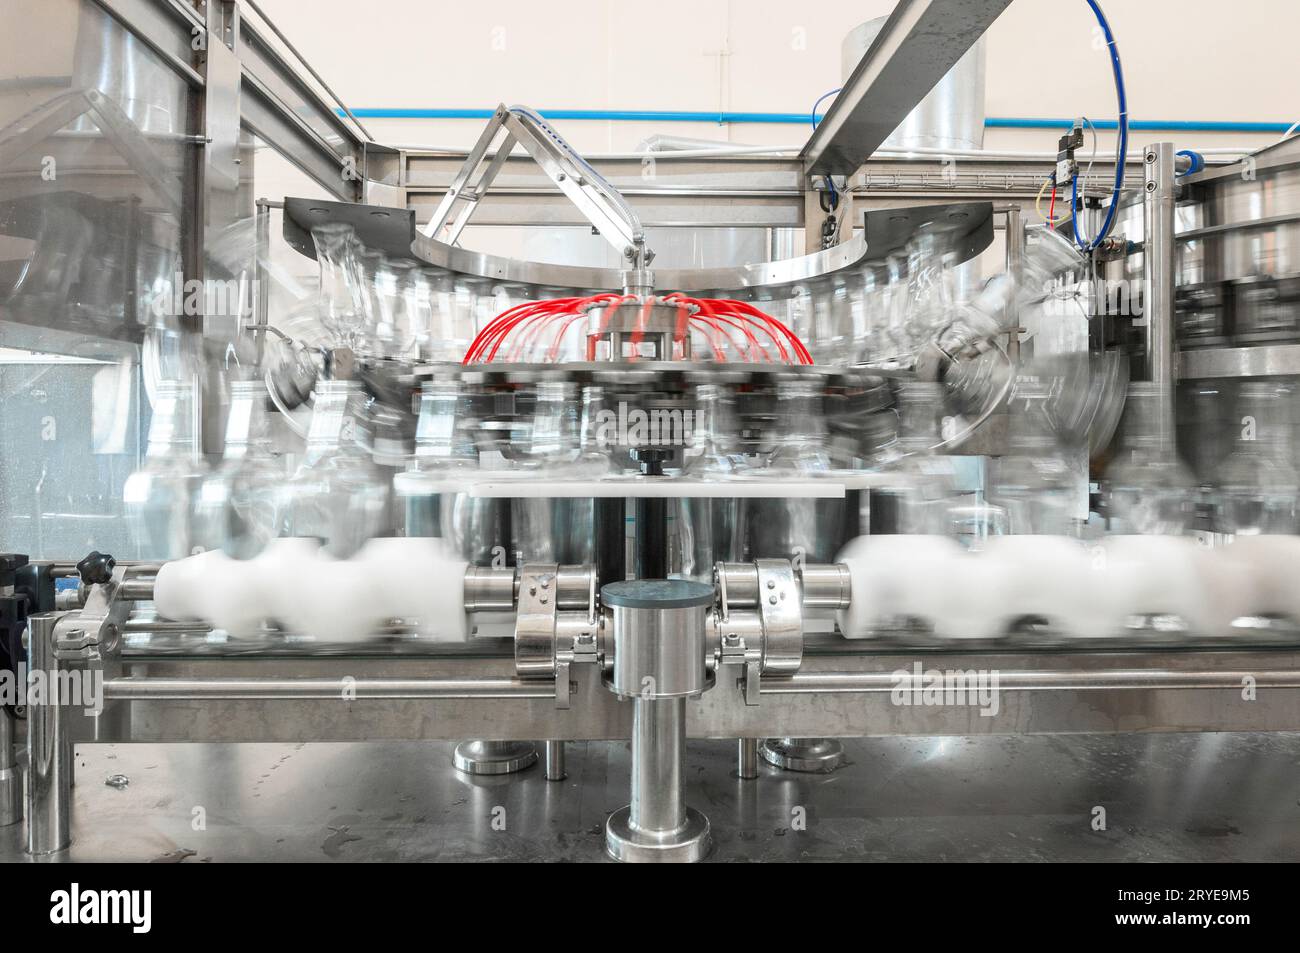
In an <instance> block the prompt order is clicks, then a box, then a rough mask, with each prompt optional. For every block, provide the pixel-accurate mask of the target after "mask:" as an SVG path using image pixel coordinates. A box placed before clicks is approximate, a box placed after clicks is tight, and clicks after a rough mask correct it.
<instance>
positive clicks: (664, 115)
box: [338, 106, 1291, 134]
mask: <svg viewBox="0 0 1300 953" xmlns="http://www.w3.org/2000/svg"><path fill="white" fill-rule="evenodd" d="M352 112H353V114H354V115H356V116H357V117H358V118H360V119H491V118H492V116H493V115H494V114H495V113H496V110H495V109H406V108H389V107H385V106H373V107H363V108H361V109H353V110H352ZM539 112H540V113H541V114H542V116H543V117H544V118H546V119H554V120H594V121H605V122H713V123H718V124H719V125H723V124H727V123H735V124H741V123H748V124H783V125H803V124H806V123H807V122H808V119H809V116H808V113H766V112H673V111H670V110H656V109H542V110H539ZM338 114H339V116H343V115H345V114H344V112H343V110H341V109H340V110H338ZM823 115H824V114H823ZM821 118H822V116H820V115H819V116H818V117H817V119H818V121H820V120H821ZM1073 124H1074V120H1073V119H1051V118H1043V119H1035V118H1022V117H1012V116H989V117H988V118H987V119H985V120H984V127H985V128H986V129H1069V128H1070V127H1071V126H1072V125H1073ZM1093 125H1094V126H1096V127H1097V128H1098V129H1115V128H1117V126H1118V123H1117V122H1116V121H1115V120H1114V119H1106V120H1100V119H1099V120H1094V121H1093ZM1128 127H1129V129H1130V130H1137V131H1142V132H1164V131H1170V132H1276V133H1279V134H1280V133H1283V132H1286V131H1287V129H1289V128H1290V127H1291V123H1289V122H1232V121H1225V120H1214V119H1209V120H1203V119H1147V120H1137V119H1134V120H1130V121H1129V124H1128Z"/></svg>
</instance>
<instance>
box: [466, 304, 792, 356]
mask: <svg viewBox="0 0 1300 953" xmlns="http://www.w3.org/2000/svg"><path fill="white" fill-rule="evenodd" d="M656 303H658V304H668V305H676V306H677V312H678V323H677V327H676V329H675V331H674V333H673V350H674V353H673V357H674V358H680V357H682V356H684V355H685V342H686V339H687V335H688V334H689V333H690V332H691V330H692V329H694V330H697V331H699V332H700V333H701V335H702V336H703V337H704V340H705V341H706V343H707V345H708V347H709V349H710V351H712V353H713V358H714V360H716V361H724V362H725V361H728V360H740V361H744V362H749V363H772V362H773V359H774V356H775V359H776V360H778V361H779V362H781V363H783V364H811V363H812V362H813V360H812V355H811V354H809V353H808V349H807V348H806V347H804V345H803V342H802V341H800V340H799V338H798V337H797V336H796V335H795V334H794V332H793V331H791V330H790V329H789V328H787V327H786V326H785V325H784V324H782V323H781V322H780V321H778V320H776V318H773V317H772V316H771V315H767V314H764V313H763V312H762V311H759V310H758V309H757V308H755V307H754V306H753V305H750V304H746V303H745V302H743V301H731V300H728V299H724V298H688V297H687V296H685V295H683V294H680V293H678V292H673V293H672V294H667V295H663V296H662V297H656V296H653V295H652V296H649V297H647V298H645V299H644V300H643V299H641V298H639V297H637V296H636V295H620V294H613V293H612V292H606V293H605V294H598V295H592V296H591V297H589V298H556V299H553V300H550V301H527V302H524V303H523V304H520V305H516V306H515V307H513V308H511V309H510V310H508V311H505V312H504V313H502V314H500V315H498V316H497V317H495V318H494V319H492V321H491V322H490V323H489V324H488V326H487V327H485V328H484V329H483V330H482V331H480V332H479V334H478V336H477V337H475V338H474V341H473V343H472V344H470V346H469V350H468V351H466V352H465V360H464V363H465V364H482V363H490V362H492V361H495V360H497V358H498V357H500V359H501V360H503V361H507V362H511V363H514V362H519V361H530V360H534V359H535V358H534V356H535V354H536V353H537V348H538V346H539V344H540V345H541V346H542V347H543V348H544V350H543V352H542V353H543V358H542V360H544V361H554V360H556V358H557V357H558V356H559V354H560V349H561V347H562V345H563V343H564V337H565V335H566V334H567V333H568V332H569V329H570V328H571V327H572V326H573V325H574V324H578V323H579V322H584V321H586V320H587V319H588V315H587V309H589V308H591V307H592V306H595V305H603V306H604V311H603V313H602V317H601V323H600V325H599V326H598V327H597V328H596V329H595V331H594V332H589V333H588V334H587V346H586V354H587V360H594V359H595V357H596V354H595V349H596V342H597V340H598V339H599V338H600V336H601V334H602V333H603V332H604V329H605V327H606V325H607V324H608V322H609V320H610V318H611V317H612V315H613V314H614V313H615V312H616V311H618V310H619V309H620V308H624V307H632V308H637V309H638V314H637V319H636V324H634V325H633V335H632V341H633V345H634V346H633V349H632V350H633V353H634V354H635V353H636V347H635V345H636V343H637V342H638V340H639V338H640V336H641V334H643V333H644V329H645V322H646V318H647V317H648V315H649V314H650V309H651V308H652V307H653V306H654V305H655V304H656ZM728 350H729V351H730V352H731V354H733V355H734V358H729V357H728ZM633 359H635V358H633Z"/></svg>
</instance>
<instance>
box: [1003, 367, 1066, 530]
mask: <svg viewBox="0 0 1300 953" xmlns="http://www.w3.org/2000/svg"><path fill="white" fill-rule="evenodd" d="M1051 398H1052V388H1051V384H1050V382H1049V380H1048V379H1047V378H1044V377H1039V376H1036V375H1021V376H1020V377H1019V378H1017V380H1016V385H1015V392H1014V397H1013V398H1012V400H1011V403H1010V407H1009V412H1008V415H1007V419H1008V435H1007V442H1008V447H1007V454H1006V455H1005V456H1003V457H1002V458H1001V459H999V460H998V461H997V462H996V465H995V467H994V477H993V485H992V487H991V489H990V493H989V497H990V499H991V500H992V502H993V503H995V504H996V505H998V506H1000V507H1001V508H1002V509H1003V511H1004V512H1005V513H1006V527H1007V531H1008V532H1009V533H1013V534H1022V535H1023V534H1033V535H1076V520H1082V519H1084V518H1085V516H1086V512H1085V507H1084V506H1083V501H1084V500H1085V499H1086V481H1087V474H1086V473H1085V472H1076V470H1075V469H1074V468H1073V467H1071V466H1070V463H1069V461H1068V460H1067V459H1066V454H1065V452H1064V449H1063V447H1062V445H1061V442H1060V438H1059V435H1058V433H1057V428H1056V424H1055V421H1054V419H1053V417H1052V413H1051Z"/></svg>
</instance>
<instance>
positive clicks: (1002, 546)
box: [978, 535, 1092, 637]
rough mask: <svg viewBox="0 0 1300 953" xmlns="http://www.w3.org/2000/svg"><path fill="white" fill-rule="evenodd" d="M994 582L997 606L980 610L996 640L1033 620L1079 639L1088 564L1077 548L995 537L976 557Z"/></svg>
mask: <svg viewBox="0 0 1300 953" xmlns="http://www.w3.org/2000/svg"><path fill="white" fill-rule="evenodd" d="M978 558H979V559H981V560H983V567H982V571H983V572H984V574H985V575H986V577H987V578H989V579H995V580H997V590H996V594H997V596H998V597H999V599H1000V602H999V604H996V605H988V606H981V608H982V609H983V612H984V613H985V614H986V615H988V614H991V615H992V620H991V622H989V621H988V620H986V619H982V620H981V622H983V623H984V624H986V625H990V626H991V628H992V629H993V630H995V631H996V632H997V633H998V634H1002V633H1004V632H1006V631H1007V630H1008V629H1010V628H1011V626H1012V625H1014V624H1015V623H1016V622H1017V621H1018V620H1020V619H1024V618H1027V617H1036V618H1041V619H1045V620H1047V625H1048V626H1049V627H1050V628H1051V629H1052V630H1053V631H1055V632H1058V633H1060V634H1062V635H1064V636H1067V637H1069V636H1076V635H1079V634H1080V627H1079V623H1080V620H1081V619H1082V618H1084V616H1085V614H1086V613H1087V612H1088V607H1089V602H1090V600H1091V596H1092V594H1091V592H1090V591H1089V590H1090V586H1089V585H1088V578H1089V573H1090V564H1089V562H1088V556H1087V554H1086V553H1085V551H1084V549H1083V546H1081V545H1080V544H1079V543H1078V542H1077V541H1076V540H1073V539H1067V538H1066V537H1063V536H1031V535H1025V536H997V537H994V538H993V539H991V540H989V543H988V546H987V547H986V549H985V550H984V552H983V553H981V554H980V555H979V557H978Z"/></svg>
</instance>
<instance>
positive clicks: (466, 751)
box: [452, 741, 537, 774]
mask: <svg viewBox="0 0 1300 953" xmlns="http://www.w3.org/2000/svg"><path fill="white" fill-rule="evenodd" d="M452 761H453V762H454V763H455V765H456V770H457V771H464V772H465V773H466V774H514V773H515V772H516V771H523V770H524V769H525V768H531V767H532V766H533V765H535V764H536V763H537V746H536V745H534V744H533V743H532V742H531V741H462V742H461V743H460V744H458V745H456V751H455V754H453V755H452Z"/></svg>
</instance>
